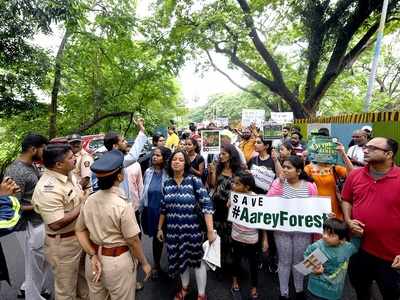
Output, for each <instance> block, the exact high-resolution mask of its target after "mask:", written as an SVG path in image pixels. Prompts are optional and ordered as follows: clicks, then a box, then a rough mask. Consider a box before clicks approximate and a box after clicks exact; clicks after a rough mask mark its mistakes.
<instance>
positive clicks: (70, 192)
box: [32, 169, 84, 234]
mask: <svg viewBox="0 0 400 300" xmlns="http://www.w3.org/2000/svg"><path fill="white" fill-rule="evenodd" d="M82 201H84V198H83V195H82V189H81V188H80V185H79V184H78V181H77V179H76V177H75V176H74V175H73V174H72V173H70V175H69V176H65V175H63V174H60V173H58V172H55V171H51V170H47V169H46V170H45V171H44V173H43V175H42V177H41V178H40V179H39V181H38V183H37V185H36V187H35V191H34V192H33V197H32V204H33V208H34V210H35V211H36V212H37V213H38V214H40V215H41V216H42V218H43V221H44V223H45V224H46V233H50V234H60V233H66V232H70V231H73V230H74V229H75V221H74V222H72V223H71V224H68V225H67V226H65V227H64V228H61V229H60V230H58V231H54V230H51V229H50V227H49V226H48V225H49V224H52V223H54V222H57V221H59V220H61V219H62V218H64V214H65V213H68V212H70V211H72V210H73V209H74V208H75V207H77V206H79V205H80V204H81V202H82Z"/></svg>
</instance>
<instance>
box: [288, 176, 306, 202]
mask: <svg viewBox="0 0 400 300" xmlns="http://www.w3.org/2000/svg"><path fill="white" fill-rule="evenodd" d="M282 197H283V198H288V199H291V198H308V197H310V191H309V189H308V185H307V181H305V180H302V181H301V185H300V186H299V187H298V188H294V187H292V186H291V185H290V184H289V183H288V182H287V181H286V180H285V182H284V183H283V193H282Z"/></svg>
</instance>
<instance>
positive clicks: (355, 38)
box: [154, 0, 400, 118]
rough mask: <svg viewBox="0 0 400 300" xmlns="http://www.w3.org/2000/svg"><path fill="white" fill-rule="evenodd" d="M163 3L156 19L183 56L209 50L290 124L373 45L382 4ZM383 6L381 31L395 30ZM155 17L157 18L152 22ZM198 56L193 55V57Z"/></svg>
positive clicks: (394, 13)
mask: <svg viewBox="0 0 400 300" xmlns="http://www.w3.org/2000/svg"><path fill="white" fill-rule="evenodd" d="M202 4H203V5H202V6H201V7H199V5H198V3H196V4H194V3H193V2H192V1H185V0H180V1H179V0H178V1H177V0H169V1H163V3H162V4H160V7H159V15H158V16H157V18H158V20H160V22H161V24H162V25H164V29H163V30H162V31H161V32H160V33H157V32H155V33H154V35H155V37H154V38H155V40H157V39H159V38H160V36H161V35H162V36H165V35H166V33H165V31H166V30H168V33H169V39H170V43H175V45H176V47H179V49H180V51H181V52H182V53H183V54H188V53H190V52H191V51H196V50H197V51H198V50H199V49H200V50H202V51H204V50H206V51H210V50H213V51H215V52H217V53H222V54H224V55H226V56H227V57H228V58H229V60H230V67H232V68H237V69H241V70H242V71H243V72H244V73H245V74H247V75H248V76H249V77H250V78H252V79H253V80H254V81H255V82H258V83H260V84H261V85H262V86H264V87H265V88H267V89H269V90H270V91H272V92H273V93H275V94H277V95H278V96H280V97H281V98H282V99H284V100H285V101H286V102H287V103H288V105H289V106H290V108H291V110H292V111H293V112H294V115H295V117H296V118H303V117H307V116H311V115H314V114H315V113H316V111H317V109H318V106H319V104H320V101H321V99H322V98H323V96H324V95H325V94H326V93H327V91H328V90H329V88H330V87H331V86H332V84H333V83H334V82H335V80H336V79H337V78H338V76H339V75H340V74H341V73H342V72H343V71H344V70H345V69H346V68H348V67H349V66H350V65H352V63H353V62H354V61H355V60H357V58H358V57H359V56H360V54H361V53H362V52H363V51H364V50H365V49H366V48H368V47H369V46H370V45H371V44H372V43H373V41H374V36H375V33H376V30H377V28H378V23H379V17H380V10H381V8H382V1H378V0H362V1H361V0H337V1H330V0H294V1H282V0H275V1H265V0H253V1H249V2H248V1H246V0H236V1H233V0H224V1H208V2H203V3H202ZM399 10H400V1H399V0H393V1H390V5H389V10H388V18H387V21H386V22H387V31H391V30H392V29H393V28H395V27H396V26H398V24H399V22H398V20H399V18H398V17H399V13H400V12H399ZM160 16H161V17H160ZM197 54H201V52H199V51H198V52H197Z"/></svg>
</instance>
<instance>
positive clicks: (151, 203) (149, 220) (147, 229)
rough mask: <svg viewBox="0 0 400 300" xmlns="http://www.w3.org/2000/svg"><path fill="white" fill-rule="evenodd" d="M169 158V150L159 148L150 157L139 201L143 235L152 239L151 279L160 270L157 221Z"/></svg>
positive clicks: (155, 276)
mask: <svg viewBox="0 0 400 300" xmlns="http://www.w3.org/2000/svg"><path fill="white" fill-rule="evenodd" d="M170 156H171V150H169V149H168V148H166V147H163V146H159V147H157V148H155V149H154V150H153V153H152V155H151V166H150V167H149V168H148V169H147V170H146V172H145V173H144V188H143V194H142V195H141V199H140V210H141V225H142V230H143V232H144V234H146V235H148V236H149V237H151V238H153V241H152V242H153V260H154V267H153V271H152V275H151V277H152V278H153V279H157V278H158V277H159V272H160V270H161V265H160V261H161V254H162V250H163V243H161V242H160V241H159V240H158V239H157V237H156V235H157V228H158V227H157V226H158V220H159V218H160V205H161V199H162V198H163V197H164V195H163V188H164V183H165V181H166V180H167V178H168V174H167V170H166V169H167V168H166V167H167V163H168V159H169V157H170Z"/></svg>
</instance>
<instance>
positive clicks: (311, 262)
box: [294, 248, 328, 275]
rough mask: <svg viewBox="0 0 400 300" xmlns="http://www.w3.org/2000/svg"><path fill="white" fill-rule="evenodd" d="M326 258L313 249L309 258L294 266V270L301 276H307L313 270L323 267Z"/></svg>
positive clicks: (320, 252) (318, 250) (319, 251)
mask: <svg viewBox="0 0 400 300" xmlns="http://www.w3.org/2000/svg"><path fill="white" fill-rule="evenodd" d="M327 260H328V258H327V257H326V256H325V254H324V253H322V251H321V250H320V249H318V248H317V249H315V250H314V251H313V252H311V254H310V255H309V256H307V257H306V259H305V260H303V261H302V262H301V263H298V264H297V265H295V266H294V267H295V269H296V270H297V271H299V272H300V273H301V274H303V275H308V274H310V273H311V272H313V269H314V268H315V267H317V266H319V265H323V264H324V263H325V262H326V261H327Z"/></svg>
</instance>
